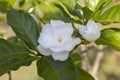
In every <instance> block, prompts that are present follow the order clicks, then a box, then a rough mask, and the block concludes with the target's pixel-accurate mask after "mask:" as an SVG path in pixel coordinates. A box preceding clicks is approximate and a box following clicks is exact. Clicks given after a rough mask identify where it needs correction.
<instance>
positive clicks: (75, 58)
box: [70, 53, 82, 65]
mask: <svg viewBox="0 0 120 80" xmlns="http://www.w3.org/2000/svg"><path fill="white" fill-rule="evenodd" d="M70 58H71V59H72V62H73V63H74V65H80V64H81V61H82V58H81V56H80V55H79V54H77V53H75V54H71V55H70Z"/></svg>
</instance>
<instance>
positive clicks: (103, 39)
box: [96, 28, 120, 51]
mask: <svg viewBox="0 0 120 80" xmlns="http://www.w3.org/2000/svg"><path fill="white" fill-rule="evenodd" d="M96 44H98V45H100V44H103V45H108V46H110V47H112V48H114V49H115V50H118V51H120V29H117V28H110V29H105V30H103V31H102V32H101V36H100V38H99V39H98V40H97V41H96Z"/></svg>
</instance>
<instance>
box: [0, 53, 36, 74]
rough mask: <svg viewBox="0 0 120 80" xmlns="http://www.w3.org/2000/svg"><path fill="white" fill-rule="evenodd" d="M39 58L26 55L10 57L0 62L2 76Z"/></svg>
mask: <svg viewBox="0 0 120 80" xmlns="http://www.w3.org/2000/svg"><path fill="white" fill-rule="evenodd" d="M36 59H37V58H35V57H33V56H30V55H26V56H24V57H20V58H14V59H9V60H6V61H4V62H1V63H0V76H1V75H3V74H5V73H7V72H9V71H11V70H17V69H18V68H20V67H21V66H29V65H30V64H31V63H32V62H33V61H34V60H36Z"/></svg>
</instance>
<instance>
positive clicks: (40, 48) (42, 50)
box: [37, 45, 52, 56]
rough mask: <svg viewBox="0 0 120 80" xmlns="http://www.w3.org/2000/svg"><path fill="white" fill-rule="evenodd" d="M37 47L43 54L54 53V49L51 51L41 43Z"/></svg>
mask: <svg viewBox="0 0 120 80" xmlns="http://www.w3.org/2000/svg"><path fill="white" fill-rule="evenodd" d="M37 49H38V50H39V52H40V53H41V54H42V55H45V56H49V55H51V54H52V51H50V50H49V49H45V48H44V47H42V46H41V45H38V47H37Z"/></svg>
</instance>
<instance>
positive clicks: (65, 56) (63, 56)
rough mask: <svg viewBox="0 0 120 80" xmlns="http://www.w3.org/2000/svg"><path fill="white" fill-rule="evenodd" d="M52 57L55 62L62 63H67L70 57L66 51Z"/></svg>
mask: <svg viewBox="0 0 120 80" xmlns="http://www.w3.org/2000/svg"><path fill="white" fill-rule="evenodd" d="M52 57H53V59H54V60H60V61H65V60H67V59H68V57H69V53H68V52H66V51H63V52H59V53H53V54H52Z"/></svg>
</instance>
